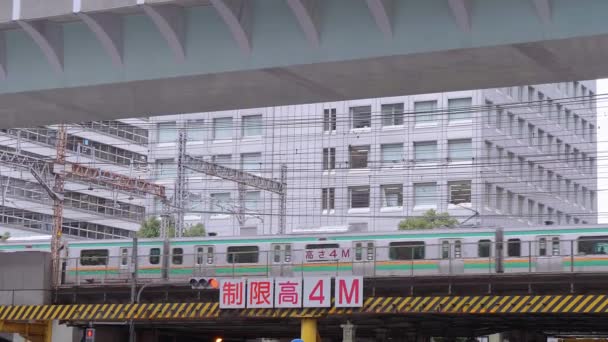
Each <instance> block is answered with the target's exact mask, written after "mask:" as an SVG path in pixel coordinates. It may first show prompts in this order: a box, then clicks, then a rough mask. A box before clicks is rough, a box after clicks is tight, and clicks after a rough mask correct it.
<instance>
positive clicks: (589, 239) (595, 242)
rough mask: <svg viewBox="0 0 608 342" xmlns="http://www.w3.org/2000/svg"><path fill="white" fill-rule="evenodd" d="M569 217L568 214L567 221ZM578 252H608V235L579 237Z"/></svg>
mask: <svg viewBox="0 0 608 342" xmlns="http://www.w3.org/2000/svg"><path fill="white" fill-rule="evenodd" d="M569 218H570V217H569V216H566V219H567V221H569ZM567 223H570V222H567ZM578 252H579V253H580V254H606V253H608V236H584V237H581V238H579V239H578Z"/></svg>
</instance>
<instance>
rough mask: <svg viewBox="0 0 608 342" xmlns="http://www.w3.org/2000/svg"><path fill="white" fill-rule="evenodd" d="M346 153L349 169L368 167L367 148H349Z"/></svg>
mask: <svg viewBox="0 0 608 342" xmlns="http://www.w3.org/2000/svg"><path fill="white" fill-rule="evenodd" d="M348 151H349V165H350V168H351V169H365V168H367V167H368V158H369V146H350V147H349V149H348Z"/></svg>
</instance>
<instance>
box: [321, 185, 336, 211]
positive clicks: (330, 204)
mask: <svg viewBox="0 0 608 342" xmlns="http://www.w3.org/2000/svg"><path fill="white" fill-rule="evenodd" d="M321 196H322V198H321V205H322V208H321V209H322V210H333V209H335V204H336V203H335V202H336V189H335V188H323V189H322V190H321Z"/></svg>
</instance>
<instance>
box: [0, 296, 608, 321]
mask: <svg viewBox="0 0 608 342" xmlns="http://www.w3.org/2000/svg"><path fill="white" fill-rule="evenodd" d="M354 314H358V315H365V314H367V315H377V314H402V315H408V314H446V315H505V314H506V315H510V314H512V315H522V314H541V315H542V314H545V315H572V314H606V315H608V295H603V294H599V295H554V296H551V295H547V296H533V295H529V296H526V295H523V296H442V297H439V296H438V297H371V298H367V299H366V300H365V301H364V304H363V307H361V308H335V307H332V308H302V309H242V310H234V309H226V310H220V308H219V304H218V303H216V302H214V303H145V304H75V305H20V306H2V307H0V322H1V321H47V320H64V321H117V320H118V321H120V320H140V321H185V320H203V319H220V318H222V317H230V318H301V317H324V316H341V315H354Z"/></svg>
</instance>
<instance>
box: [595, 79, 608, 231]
mask: <svg viewBox="0 0 608 342" xmlns="http://www.w3.org/2000/svg"><path fill="white" fill-rule="evenodd" d="M607 93H608V79H601V80H598V81H597V92H596V94H607ZM597 106H598V109H597V141H598V144H597V153H598V156H597V175H598V181H597V189H598V206H597V207H598V211H599V212H600V215H599V223H608V208H607V207H608V174H607V173H606V172H608V158H606V157H604V156H605V155H606V153H607V152H608V107H606V106H605V105H603V103H602V102H601V101H597Z"/></svg>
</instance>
